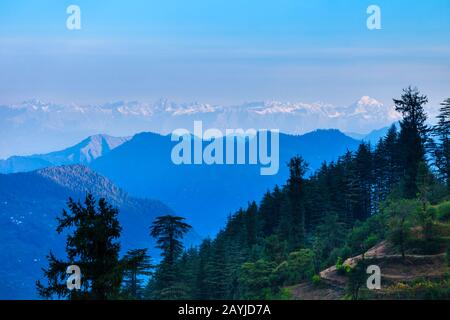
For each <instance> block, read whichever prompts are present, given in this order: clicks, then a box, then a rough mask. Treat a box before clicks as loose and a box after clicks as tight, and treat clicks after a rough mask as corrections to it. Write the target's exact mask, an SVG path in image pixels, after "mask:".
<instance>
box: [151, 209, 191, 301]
mask: <svg viewBox="0 0 450 320" xmlns="http://www.w3.org/2000/svg"><path fill="white" fill-rule="evenodd" d="M183 220H184V218H182V217H177V216H172V215H166V216H161V217H157V218H156V219H155V221H153V224H152V226H151V227H150V235H151V236H152V237H154V238H155V239H156V247H157V248H158V249H161V256H162V258H163V259H162V261H161V263H160V265H159V268H158V270H157V272H156V274H155V276H154V279H153V280H152V286H153V291H154V294H155V295H156V297H159V298H163V299H178V298H180V297H184V295H185V292H184V288H183V286H180V284H181V283H182V282H180V280H181V279H179V272H180V270H178V268H177V263H176V262H177V259H178V258H179V257H180V256H181V254H182V253H183V249H184V247H183V242H182V241H181V240H182V239H183V237H184V235H185V234H186V233H187V232H188V231H189V230H190V229H191V228H192V227H191V226H190V225H189V224H187V223H185V222H184V221H183Z"/></svg>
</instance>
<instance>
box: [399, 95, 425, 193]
mask: <svg viewBox="0 0 450 320" xmlns="http://www.w3.org/2000/svg"><path fill="white" fill-rule="evenodd" d="M427 102H428V98H427V96H425V95H422V94H421V93H420V92H419V90H418V89H417V88H411V87H408V88H406V89H404V90H403V94H402V95H401V98H400V99H394V103H395V109H396V110H397V111H398V112H400V113H401V114H402V115H403V119H402V121H400V127H401V131H400V136H399V145H398V146H399V148H400V154H401V169H402V174H403V181H402V184H403V188H402V189H403V195H404V196H405V197H406V198H414V197H415V196H416V194H417V185H416V177H417V171H418V168H419V163H420V162H422V161H425V144H426V142H427V139H428V133H429V129H428V127H427V125H426V124H425V122H426V119H427V116H426V113H425V111H424V105H425V104H426V103H427Z"/></svg>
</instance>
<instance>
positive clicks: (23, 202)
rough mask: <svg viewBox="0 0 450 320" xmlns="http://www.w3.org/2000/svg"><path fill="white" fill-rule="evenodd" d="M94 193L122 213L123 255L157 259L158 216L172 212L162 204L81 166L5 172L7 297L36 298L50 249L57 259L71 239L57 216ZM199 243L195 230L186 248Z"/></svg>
mask: <svg viewBox="0 0 450 320" xmlns="http://www.w3.org/2000/svg"><path fill="white" fill-rule="evenodd" d="M88 191H89V192H91V193H93V194H94V196H95V197H96V198H97V199H98V198H100V197H105V198H106V199H107V200H108V201H109V202H110V203H111V204H112V205H113V206H116V207H118V208H119V209H120V214H119V220H120V222H121V225H122V226H123V233H122V240H121V243H122V252H124V251H125V250H127V249H129V248H150V250H151V253H152V252H153V253H152V256H154V257H157V253H156V252H155V251H154V249H153V248H154V242H153V240H152V239H151V238H150V236H149V226H150V224H151V223H152V221H153V219H154V218H155V217H156V216H159V215H164V214H171V213H172V210H171V209H170V208H169V207H168V206H166V205H165V204H163V203H162V202H160V201H155V200H146V199H138V198H134V197H130V196H129V195H128V194H127V193H125V192H124V191H122V190H121V189H120V188H118V187H117V186H115V185H114V184H113V183H112V182H111V181H109V180H108V179H106V178H105V177H102V176H101V175H99V174H97V173H95V172H93V171H92V170H90V169H89V168H87V167H84V166H81V165H74V166H63V167H53V168H47V169H42V170H39V171H34V172H28V173H16V174H8V175H3V174H0V242H1V243H2V245H1V246H0V260H1V261H2V268H1V270H0V298H1V299H9V298H15V299H17V298H25V299H29V298H35V297H36V287H35V281H36V279H38V278H39V277H41V275H42V272H41V268H42V267H44V266H46V260H45V256H46V255H47V254H48V253H49V250H50V249H51V250H52V251H53V252H55V253H56V254H57V255H58V254H62V253H63V252H64V243H65V237H64V236H63V235H61V236H58V235H57V233H56V231H55V228H56V225H57V221H56V217H57V216H60V215H61V212H62V209H63V208H66V202H67V200H68V198H69V197H73V198H74V199H76V200H78V199H84V197H85V195H86V192H88ZM198 240H199V238H198V236H196V234H195V233H194V232H192V233H190V234H189V235H188V237H187V239H186V244H187V245H191V244H192V243H195V242H197V241H198Z"/></svg>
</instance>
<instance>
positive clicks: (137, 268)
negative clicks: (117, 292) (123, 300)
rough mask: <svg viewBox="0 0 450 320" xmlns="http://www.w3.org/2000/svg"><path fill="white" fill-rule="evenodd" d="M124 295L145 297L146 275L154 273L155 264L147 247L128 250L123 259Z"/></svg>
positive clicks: (138, 297) (132, 297) (131, 297)
mask: <svg viewBox="0 0 450 320" xmlns="http://www.w3.org/2000/svg"><path fill="white" fill-rule="evenodd" d="M122 264H123V282H124V289H123V292H124V295H125V297H127V298H130V299H141V298H142V297H143V286H142V283H143V281H144V277H149V276H151V275H152V271H151V270H152V269H153V267H154V266H153V265H152V264H151V260H150V256H149V255H148V254H147V249H132V250H128V252H127V253H126V254H125V256H124V257H123V259H122Z"/></svg>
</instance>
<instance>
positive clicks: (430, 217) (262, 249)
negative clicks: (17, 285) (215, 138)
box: [39, 88, 450, 299]
mask: <svg viewBox="0 0 450 320" xmlns="http://www.w3.org/2000/svg"><path fill="white" fill-rule="evenodd" d="M427 101H428V100H427V97H426V96H424V95H422V94H421V93H420V92H419V91H418V90H417V89H414V88H407V89H405V90H404V92H403V94H402V95H401V97H400V98H399V99H394V103H395V106H396V109H397V111H399V112H401V113H402V115H403V119H402V121H401V122H400V129H399V130H397V129H396V128H395V126H393V127H392V128H391V129H390V130H389V131H388V133H387V135H386V136H385V137H384V138H382V139H380V141H379V142H378V143H377V144H376V145H374V146H373V145H370V144H367V143H362V144H361V145H360V146H359V148H358V149H357V150H356V151H355V152H351V151H348V152H347V153H345V154H343V155H342V156H341V157H340V158H339V159H338V160H337V161H333V162H330V163H324V164H323V165H322V166H321V168H320V169H319V170H317V171H316V172H315V173H314V174H312V175H311V176H306V175H305V173H306V171H307V168H308V164H307V163H306V162H305V160H304V159H303V158H302V157H300V156H296V157H293V158H292V159H291V160H290V161H289V163H288V168H289V178H288V179H287V181H286V183H285V184H284V185H282V186H275V187H274V188H273V189H272V190H268V191H267V192H266V194H265V195H264V197H263V199H262V201H261V202H260V203H259V204H257V203H256V202H251V203H249V204H248V206H247V207H246V208H242V209H240V210H238V211H237V212H236V213H235V214H233V215H231V216H229V218H228V221H227V223H226V225H225V227H224V228H223V229H222V230H221V231H220V232H219V233H218V235H217V236H216V237H215V238H214V239H206V240H204V241H203V242H202V244H201V245H200V246H199V247H193V248H187V250H183V247H182V243H181V239H182V238H183V236H184V234H186V232H188V230H189V229H190V226H189V225H188V224H186V223H185V222H184V221H183V220H184V219H183V218H181V217H174V216H170V215H169V216H161V217H159V218H157V219H156V220H155V221H153V224H152V225H151V228H150V235H151V236H152V237H154V238H155V239H156V243H157V247H158V248H159V249H161V252H162V260H161V262H160V263H159V264H158V265H157V266H154V267H150V266H149V264H148V263H147V262H148V257H147V256H145V255H141V256H140V260H139V259H137V260H133V261H135V262H136V263H135V264H133V265H132V267H130V264H129V263H128V261H129V257H124V258H122V259H121V260H120V259H119V258H118V257H117V255H116V256H115V258H114V263H113V265H112V266H111V267H110V269H108V271H105V272H108V275H109V276H111V277H112V275H114V274H116V275H117V277H124V281H123V282H121V281H116V282H114V288H115V289H116V290H115V291H110V292H114V294H112V293H110V294H109V295H107V296H105V295H100V297H102V298H105V297H106V298H120V297H126V298H137V299H290V298H302V297H301V294H300V297H299V296H298V292H297V293H295V292H294V290H293V289H292V286H293V285H296V284H299V283H302V284H304V285H307V286H310V288H314V287H315V286H316V287H320V286H322V285H324V283H323V282H324V281H325V280H329V279H327V275H330V272H328V273H324V272H321V271H323V270H324V269H327V268H329V267H332V268H333V270H332V272H333V273H336V274H338V275H339V276H342V277H344V278H345V280H344V281H343V283H344V284H345V285H344V286H343V288H342V290H343V292H342V293H341V294H339V295H329V296H324V298H326V297H328V298H339V297H340V298H345V297H347V298H353V299H358V298H361V297H363V296H361V295H360V294H359V291H360V289H361V287H362V286H363V283H365V280H364V277H367V275H366V273H365V271H366V270H365V266H366V265H367V263H368V261H370V260H369V257H371V256H373V251H374V250H375V249H374V248H373V247H374V246H383V248H385V249H383V250H384V251H383V255H382V256H380V257H383V258H379V259H381V260H379V261H378V263H379V264H380V265H381V266H382V267H386V268H388V267H389V268H394V269H395V270H394V271H395V272H393V271H392V270H390V271H391V274H397V273H399V272H400V269H401V268H404V267H406V266H408V265H411V264H412V261H416V262H417V261H418V259H419V260H420V259H423V260H424V261H432V262H433V261H435V260H433V259H434V258H430V257H432V256H437V257H440V258H439V259H440V260H439V262H438V263H439V268H440V269H439V270H443V272H442V273H439V274H437V273H434V274H432V268H431V269H430V271H429V272H427V271H426V270H425V271H424V272H418V273H417V277H416V278H414V279H410V280H414V281H415V282H414V283H398V282H395V281H394V282H393V283H391V284H390V285H392V286H393V287H392V290H391V291H390V292H393V294H394V295H393V296H390V297H391V298H392V297H394V298H449V297H450V295H449V282H448V276H446V275H445V274H448V271H445V270H448V256H449V239H450V238H449V237H450V223H449V219H450V205H449V202H448V200H447V199H448V198H449V192H450V179H449V175H450V140H449V137H450V99H448V100H447V101H445V102H444V103H443V104H442V108H441V113H440V115H439V122H438V125H437V126H435V127H433V128H431V127H429V126H427V124H426V123H427V122H426V120H427V118H426V112H425V108H424V107H425V105H426V103H427ZM330 143H332V141H330ZM87 204H89V203H88V202H87ZM75 209H76V210H75ZM88 209H89V206H88V207H87V208H86V210H88ZM83 210H84V209H83ZM83 210H81V211H80V208H74V210H72V213H71V214H70V215H66V216H65V217H64V219H69V220H67V221H72V220H73V219H75V220H73V221H78V220H76V219H78V218H80V219H81V218H83V215H82V214H81V213H80V212H82V211H83ZM102 210H103V209H102V207H101V206H100V212H99V215H100V217H103V218H105V219H106V217H108V219H110V218H111V213H108V214H107V215H106V213H105V214H102ZM105 212H109V211H108V210H106V211H105ZM77 217H78V218H77ZM64 219H63V220H60V223H61V224H60V227H59V228H65V227H66V225H65V223H64V221H66V220H64ZM71 219H72V220H71ZM81 221H83V220H81ZM75 225H77V224H75ZM83 225H84V224H82V225H80V228H81V226H83ZM112 231H114V230H112ZM112 234H113V235H112V236H111V238H110V239H109V240H108V241H109V242H107V243H110V245H111V248H113V244H114V241H119V235H118V234H117V232H115V233H112ZM83 241H84V240H83ZM83 241H81V242H80V243H77V242H74V241H72V242H71V245H72V247H73V248H72V249H73V250H72V251H71V252H70V253H71V255H70V254H69V261H58V263H59V264H61V265H64V264H65V263H73V262H77V259H78V258H77V257H78V255H77V253H78V254H79V253H81V252H83V250H84V249H83V245H82V242H83ZM102 243H105V242H102ZM386 248H388V249H386ZM367 251H369V253H367ZM375 251H376V250H375ZM370 252H372V253H370ZM361 254H362V256H360V258H352V257H354V256H357V255H361ZM388 256H389V257H390V258H389V259H393V260H395V264H392V263H390V262H392V261H391V260H386V259H388V258H387V257H388ZM420 257H422V258H420ZM424 257H425V258H424ZM348 258H352V259H350V260H346V259H348ZM102 259H104V258H102ZM383 259H384V260H383ZM430 259H431V260H430ZM441 260H442V261H441ZM93 261H94V262H92V263H100V262H101V261H97V262H95V259H94V260H93ZM50 262H51V263H50V268H49V269H48V270H47V271H46V275H47V278H48V279H49V286H47V287H45V285H43V284H41V283H40V284H39V289H40V292H41V294H42V295H43V296H44V297H49V296H51V295H52V294H57V293H58V291H57V290H56V289H57V288H56V287H54V286H52V283H53V282H52V279H53V280H54V279H55V277H56V276H55V274H56V275H57V274H58V273H57V271H58V270H57V268H56V267H55V265H58V263H56V264H55V261H52V260H50ZM52 262H53V263H52ZM388 262H389V263H388ZM80 263H85V262H83V261H80ZM430 263H431V262H430ZM433 263H434V262H433ZM114 265H117V266H121V268H122V269H123V270H126V272H125V273H120V272H119V273H117V270H118V269H121V268H115V267H114ZM431 265H433V264H432V263H431V264H429V266H431ZM415 266H416V267H417V268H419V269H420V266H419V265H418V264H416V265H415ZM413 269H414V268H413ZM419 269H418V270H419ZM130 270H131V272H132V274H133V277H131V279H132V280H131V282H130V277H129V274H130ZM150 271H151V272H152V276H151V277H150V278H149V281H148V282H147V281H142V280H143V276H144V275H146V274H147V272H150ZM432 275H433V277H432ZM90 276H91V278H88V279H93V281H94V283H95V277H94V278H92V275H90ZM112 278H114V277H112ZM114 279H117V278H114ZM133 279H134V281H133ZM136 279H140V280H141V281H137V280H136ZM145 279H147V278H145ZM401 279H402V280H403V279H406V280H408V278H401ZM363 280H364V281H363ZM406 280H405V281H406ZM109 284H110V285H112V282H111V283H109ZM130 288H133V290H131V291H130ZM298 288H299V287H298V286H297V289H298ZM302 288H305V287H304V286H303V287H302ZM416 289H417V290H416ZM83 290H84V291H83V292H84V294H85V295H79V294H74V293H69V292H63V293H64V294H63V295H64V296H66V297H70V298H80V297H82V298H83V297H84V298H94V299H95V298H98V297H99V295H98V292H95V291H93V290H92V288H89V286H86V287H85V288H84V289H83ZM302 290H303V289H302ZM311 290H313V289H311ZM130 292H132V293H131V294H130ZM366 297H368V298H370V297H371V296H370V295H368V296H366ZM372 297H373V296H372Z"/></svg>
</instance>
